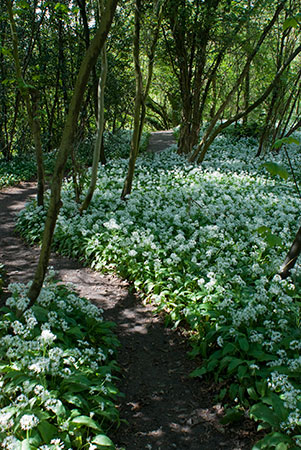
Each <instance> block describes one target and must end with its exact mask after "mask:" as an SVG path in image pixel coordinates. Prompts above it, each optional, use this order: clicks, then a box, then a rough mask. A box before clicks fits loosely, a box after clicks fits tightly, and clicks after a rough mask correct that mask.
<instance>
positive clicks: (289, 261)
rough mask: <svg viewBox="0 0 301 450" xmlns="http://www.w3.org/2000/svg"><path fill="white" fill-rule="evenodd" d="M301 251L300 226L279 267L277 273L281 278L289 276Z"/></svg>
mask: <svg viewBox="0 0 301 450" xmlns="http://www.w3.org/2000/svg"><path fill="white" fill-rule="evenodd" d="M300 253H301V227H300V228H299V230H298V233H297V234H296V237H295V239H294V242H293V244H292V246H291V248H290V250H289V252H288V254H287V255H286V258H285V260H284V263H283V265H282V267H281V269H280V272H279V275H280V276H281V278H282V279H285V278H287V277H288V276H289V274H290V271H291V269H292V268H293V267H294V265H295V264H296V262H297V258H298V256H299V255H300Z"/></svg>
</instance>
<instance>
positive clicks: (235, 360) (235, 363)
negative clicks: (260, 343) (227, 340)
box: [228, 358, 245, 372]
mask: <svg viewBox="0 0 301 450" xmlns="http://www.w3.org/2000/svg"><path fill="white" fill-rule="evenodd" d="M244 362H245V360H244V359H239V358H233V359H232V361H231V362H230V364H229V366H228V372H231V371H232V370H234V369H236V367H237V366H240V364H243V363H244Z"/></svg>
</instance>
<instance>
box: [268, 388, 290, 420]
mask: <svg viewBox="0 0 301 450" xmlns="http://www.w3.org/2000/svg"><path fill="white" fill-rule="evenodd" d="M262 402H263V403H266V404H267V405H271V406H272V407H273V410H274V411H277V415H278V416H279V417H280V419H281V421H282V422H284V421H286V419H287V417H288V414H289V412H288V410H287V409H286V408H285V407H284V404H283V401H282V400H281V398H280V397H279V395H277V394H275V393H274V392H269V393H268V395H267V396H265V397H263V398H262Z"/></svg>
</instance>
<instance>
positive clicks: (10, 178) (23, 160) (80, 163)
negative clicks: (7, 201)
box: [0, 130, 149, 189]
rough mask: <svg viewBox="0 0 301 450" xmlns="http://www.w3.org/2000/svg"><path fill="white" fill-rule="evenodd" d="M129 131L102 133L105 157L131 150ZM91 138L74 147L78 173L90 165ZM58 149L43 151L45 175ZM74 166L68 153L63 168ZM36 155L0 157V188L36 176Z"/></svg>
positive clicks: (145, 140) (143, 145)
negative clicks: (10, 157)
mask: <svg viewBox="0 0 301 450" xmlns="http://www.w3.org/2000/svg"><path fill="white" fill-rule="evenodd" d="M131 135H132V133H131V131H130V130H120V131H119V132H117V133H115V134H112V133H110V132H105V133H104V151H105V155H106V157H107V159H108V160H111V159H116V158H126V157H127V156H128V154H129V151H130V143H131ZM148 139H149V133H147V132H146V133H143V135H142V139H141V144H140V152H143V151H145V149H146V147H147V144H148ZM93 142H94V137H93V136H90V137H89V138H87V139H86V140H84V141H81V142H80V143H79V145H78V146H77V147H76V148H75V160H76V165H77V170H78V171H79V170H80V169H81V170H80V173H79V174H78V175H79V176H80V177H84V174H85V173H86V170H85V168H86V167H88V166H91V165H92V158H93V151H92V149H93ZM56 155H57V150H54V151H51V152H47V153H44V156H43V159H44V167H45V173H46V176H51V174H52V172H53V168H54V164H55V159H56ZM72 166H73V161H72V158H71V157H69V158H68V161H67V164H66V171H67V172H70V171H71V169H72ZM79 168H80V169H79ZM36 174H37V169H36V158H35V155H34V154H33V153H30V152H29V153H28V154H26V156H24V155H14V156H13V157H12V159H11V160H10V161H6V160H5V159H4V158H1V159H0V189H2V188H3V187H5V186H13V185H16V184H18V183H20V182H22V181H30V180H34V179H35V178H36Z"/></svg>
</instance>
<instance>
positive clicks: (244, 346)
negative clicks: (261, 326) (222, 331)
mask: <svg viewBox="0 0 301 450" xmlns="http://www.w3.org/2000/svg"><path fill="white" fill-rule="evenodd" d="M238 344H239V346H240V348H241V349H242V350H243V351H244V352H247V351H248V350H249V347H250V346H249V342H248V340H247V339H246V338H245V337H243V338H238Z"/></svg>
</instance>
